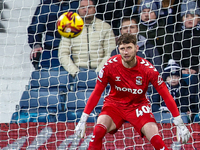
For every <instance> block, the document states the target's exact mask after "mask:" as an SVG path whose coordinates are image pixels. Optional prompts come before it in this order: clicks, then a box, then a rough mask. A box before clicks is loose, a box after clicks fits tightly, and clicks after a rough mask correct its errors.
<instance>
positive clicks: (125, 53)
mask: <svg viewBox="0 0 200 150" xmlns="http://www.w3.org/2000/svg"><path fill="white" fill-rule="evenodd" d="M138 49H139V47H138V45H134V44H133V43H129V44H121V45H119V52H120V54H121V57H122V63H123V65H124V66H125V67H127V68H132V67H133V66H135V64H136V54H137V52H138Z"/></svg>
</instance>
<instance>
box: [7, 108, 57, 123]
mask: <svg viewBox="0 0 200 150" xmlns="http://www.w3.org/2000/svg"><path fill="white" fill-rule="evenodd" d="M54 111H55V110H52V112H51V111H50V110H47V109H46V108H36V109H27V110H19V111H17V112H14V113H13V115H12V117H11V121H10V123H27V122H56V121H57V119H56V115H55V113H53V112H54Z"/></svg>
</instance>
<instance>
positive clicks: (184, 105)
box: [152, 59, 198, 120]
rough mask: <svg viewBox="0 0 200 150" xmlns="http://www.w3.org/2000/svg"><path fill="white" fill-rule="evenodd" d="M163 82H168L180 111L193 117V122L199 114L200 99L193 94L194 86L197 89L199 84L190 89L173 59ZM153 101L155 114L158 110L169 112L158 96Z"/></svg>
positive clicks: (166, 69)
mask: <svg viewBox="0 0 200 150" xmlns="http://www.w3.org/2000/svg"><path fill="white" fill-rule="evenodd" d="M163 80H164V81H166V85H167V87H168V89H169V91H170V93H171V95H172V96H173V98H174V100H175V102H176V105H177V107H178V109H179V111H180V112H182V113H186V114H188V115H191V118H192V119H191V120H193V118H194V115H195V114H196V113H198V106H197V103H198V97H197V95H195V94H193V93H195V92H196V91H192V90H194V89H195V88H193V87H192V86H196V88H197V84H196V85H195V84H194V85H190V87H188V84H187V83H186V82H185V80H184V79H182V78H181V67H180V66H179V65H178V64H176V63H175V61H174V60H172V59H171V60H169V62H168V66H167V67H166V68H165V69H164V72H163ZM152 100H153V102H154V105H153V106H152V111H153V112H155V111H158V110H162V111H166V112H169V110H168V108H167V106H166V104H165V103H164V101H163V100H161V99H160V96H159V95H158V94H155V95H153V97H152ZM160 103H161V107H160Z"/></svg>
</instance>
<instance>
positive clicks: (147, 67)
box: [75, 33, 190, 150]
mask: <svg viewBox="0 0 200 150" xmlns="http://www.w3.org/2000/svg"><path fill="white" fill-rule="evenodd" d="M136 43H137V39H136V36H135V35H131V34H129V33H125V34H123V35H121V36H120V38H119V39H118V42H117V44H118V47H119V52H120V55H115V56H113V57H111V58H110V59H109V60H108V61H107V63H106V64H105V65H104V67H103V68H102V70H101V71H100V72H99V76H98V79H97V83H96V86H95V89H94V91H93V92H92V94H91V96H90V98H89V100H88V102H87V105H86V107H85V109H84V112H83V114H82V116H81V119H80V121H79V123H78V125H77V126H76V128H75V134H76V135H77V136H78V137H81V138H83V137H84V134H85V129H86V121H87V118H88V116H89V114H90V113H91V112H92V110H93V109H94V107H95V106H96V105H97V103H98V101H99V99H100V97H101V94H102V92H103V91H104V89H105V87H106V86H107V83H110V86H111V89H110V92H109V95H108V96H106V97H105V101H104V105H103V108H102V111H101V113H100V115H99V117H98V119H97V124H96V126H95V128H94V131H93V136H92V139H91V141H90V143H89V150H100V149H101V148H102V139H103V138H104V136H105V135H106V133H111V134H114V133H115V132H117V130H118V129H119V128H120V127H121V126H122V124H123V123H124V122H125V121H128V122H130V123H131V125H133V127H134V128H135V130H136V131H137V132H138V133H139V134H140V135H141V136H142V137H143V136H146V138H147V139H148V140H149V141H150V142H151V144H152V146H153V147H154V148H155V149H156V150H161V149H162V150H167V149H168V148H167V146H166V145H165V144H164V142H163V140H162V138H161V136H160V135H159V132H158V127H157V124H156V120H155V118H154V116H153V113H152V112H151V106H150V103H149V100H148V99H147V97H146V95H145V94H146V91H147V88H148V85H149V82H151V83H152V84H153V86H154V87H155V88H156V90H157V91H158V93H159V94H160V95H161V96H162V97H163V99H164V101H165V103H166V106H167V107H168V109H169V110H170V112H171V113H172V115H173V117H174V124H175V125H176V127H177V138H178V141H180V140H181V141H182V143H186V142H187V141H188V140H189V137H190V132H189V130H188V129H187V127H186V126H185V125H184V123H183V121H182V119H181V116H180V114H179V111H178V109H177V106H176V103H175V101H174V99H173V98H172V96H171V94H170V93H169V91H168V89H167V87H166V85H165V83H164V82H163V80H162V78H161V76H160V75H159V73H158V71H157V70H156V69H155V68H154V67H153V66H152V64H150V63H149V62H148V61H147V60H145V59H143V58H141V57H139V56H136V53H137V51H138V46H137V44H136Z"/></svg>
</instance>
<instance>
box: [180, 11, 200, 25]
mask: <svg viewBox="0 0 200 150" xmlns="http://www.w3.org/2000/svg"><path fill="white" fill-rule="evenodd" d="M199 21H200V17H199V16H198V15H193V14H187V15H186V16H183V23H184V26H185V27H186V28H192V27H195V26H196V25H197V24H198V22H199Z"/></svg>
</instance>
